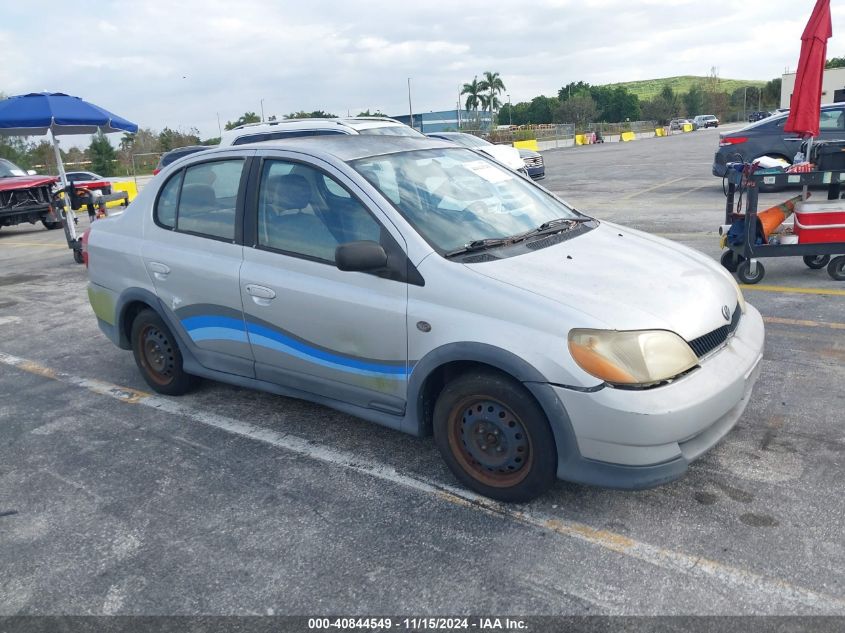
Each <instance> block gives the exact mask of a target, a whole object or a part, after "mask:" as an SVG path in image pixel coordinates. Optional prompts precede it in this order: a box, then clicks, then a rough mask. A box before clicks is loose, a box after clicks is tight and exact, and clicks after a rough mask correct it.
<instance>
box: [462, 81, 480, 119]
mask: <svg viewBox="0 0 845 633" xmlns="http://www.w3.org/2000/svg"><path fill="white" fill-rule="evenodd" d="M461 95H466V96H467V99H466V101H465V102H464V107H465V108H466V109H467V110H471V111H473V112H475V124H476V127H477V126H478V125H479V119H478V107H479V106H480V105H481V84H479V82H478V77H473V79H472V81H471V82H470V83H468V84H464V85H463V86H462V87H461Z"/></svg>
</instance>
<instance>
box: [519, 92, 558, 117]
mask: <svg viewBox="0 0 845 633" xmlns="http://www.w3.org/2000/svg"><path fill="white" fill-rule="evenodd" d="M559 105H560V101H558V100H557V99H556V98H555V97H546V96H544V95H540V96H538V97H534V98H533V99H531V103H530V104H529V106H528V113H527V114H528V121H526V123H537V124H540V123H552V122H553V121H554V113H555V110H557V108H558V106H559Z"/></svg>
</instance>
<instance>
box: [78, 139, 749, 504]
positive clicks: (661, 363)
mask: <svg viewBox="0 0 845 633" xmlns="http://www.w3.org/2000/svg"><path fill="white" fill-rule="evenodd" d="M88 249H89V258H90V271H89V272H90V283H89V290H88V292H89V297H90V300H91V305H92V307H93V309H94V312H95V313H96V316H97V319H98V321H99V325H100V328H101V330H102V331H103V332H104V333H105V334H106V335H107V336H108V337H109V339H111V340H112V341H113V342H114V343H115V344H116V345H118V346H119V347H121V348H123V349H126V350H132V352H133V354H134V356H135V361H136V363H137V365H138V368H139V369H140V371H141V374H142V375H143V377H144V379H145V380H146V381H147V383H148V384H149V385H150V386H151V387H152V388H153V389H154V390H156V391H158V392H160V393H164V394H170V395H179V394H181V393H184V392H186V391H187V390H189V389H190V388H191V387H192V386H193V385H194V384H195V383H196V381H197V380H198V377H204V378H209V379H213V380H219V381H222V382H227V383H231V384H235V385H240V386H244V387H253V388H256V389H261V390H265V391H269V392H272V393H277V394H283V395H286V396H292V397H296V398H303V399H306V400H310V401H313V402H317V403H321V404H324V405H326V406H330V407H333V408H336V409H338V410H341V411H345V412H347V413H350V414H353V415H356V416H359V417H361V418H365V419H367V420H370V421H373V422H376V423H378V424H382V425H385V426H388V427H390V428H393V429H397V430H401V431H404V432H407V433H411V434H413V435H426V434H430V433H433V435H434V440H435V443H436V444H437V447H438V448H439V450H440V452H441V454H442V455H443V458H444V460H445V461H446V463H447V464H448V465H449V467H450V468H451V470H452V472H453V473H454V474H455V476H456V477H457V478H458V479H459V480H460V481H461V482H463V483H464V484H465V485H467V486H469V487H470V488H472V489H474V490H476V491H478V492H480V493H482V494H484V495H488V496H490V497H493V498H496V499H501V500H506V501H518V500H526V499H529V498H531V497H534V496H536V495H538V494H540V493H542V492H543V491H544V490H545V489H546V488H547V487H548V486H550V485H551V484H552V482H553V481H554V479H555V478H556V477H557V478H560V479H566V480H570V481H578V482H585V483H589V484H597V485H603V486H614V487H620V488H639V487H645V486H651V485H656V484H659V483H662V482H665V481H669V480H671V479H674V478H675V477H678V476H680V475H681V474H682V473H683V472H684V471H685V470H686V468H687V465H688V464H689V462H690V461H692V460H693V459H694V458H696V457H698V456H699V455H701V454H702V453H703V452H704V451H706V450H707V449H709V448H710V447H711V446H713V445H714V444H715V443H716V442H717V441H718V440H719V439H721V438H722V437H723V436H724V435H725V434H726V433H728V431H729V430H730V429H731V428H732V427H733V425H734V424H735V423H736V421H737V420H738V419H739V417H740V416H741V415H742V412H743V410H744V409H745V406H746V404H747V403H748V399H749V395H750V392H751V388H752V386H753V384H754V382H755V380H756V379H757V376H758V372H759V362H760V359H761V357H762V350H763V322H762V319H761V317H760V314H759V313H758V312H757V311H756V310H755V309H754V308H753V307H751V306H747V305H746V304H745V301H744V300H743V297H742V293H741V292H740V291H739V288H738V287H737V285H736V283H735V282H734V280H733V278H732V277H731V276H730V274H729V273H727V271H725V270H723V269H722V267H721V266H720V265H719V264H718V263H717V262H714V261H712V260H710V259H709V258H707V257H705V256H704V255H702V254H700V253H697V252H695V251H693V250H690V249H688V248H685V247H683V246H680V245H678V244H675V243H673V242H669V241H667V240H662V239H660V238H657V237H653V236H650V235H646V234H643V233H639V232H637V231H633V230H629V229H626V228H623V227H621V226H616V225H613V224H610V223H607V222H599V221H597V220H595V219H593V218H590V217H588V216H585V215H583V214H581V213H579V212H577V211H575V210H574V209H572V208H571V207H570V206H568V205H567V204H566V203H565V202H563V201H562V200H560V199H559V198H557V197H556V196H555V195H553V194H552V193H550V192H548V191H546V190H545V189H543V188H541V187H539V186H538V185H536V184H535V183H534V182H532V181H531V180H529V179H526V178H523V177H520V176H519V175H518V174H515V173H514V172H512V171H510V170H509V169H507V168H506V167H504V166H502V165H500V164H499V163H497V162H495V161H494V160H492V159H489V158H486V157H483V156H480V155H479V154H477V153H475V152H473V151H471V150H469V149H466V148H463V147H458V146H456V145H454V144H452V143H448V142H444V141H439V140H433V139H426V138H420V139H416V138H398V137H387V136H378V137H376V136H339V135H338V136H331V137H320V138H305V139H294V140H291V141H285V142H284V143H275V144H274V143H261V144H257V145H243V146H238V147H229V148H219V149H210V150H208V151H205V152H200V153H198V154H194V155H192V156H189V157H186V158H184V159H182V160H181V161H179V162H177V163H174V164H173V165H170V166H169V167H167V168H166V169H165V171H163V172H162V173H161V174H159V175H158V176H156V178H155V179H154V180H153V181H151V182H150V184H149V185H148V186H147V187H146V188H145V189H144V190H143V191H142V192H141V193H140V194H139V195H138V196H137V198H136V199H135V200H134V201H133V202H132V204H130V205H129V208H128V210H127V211H126V212H125V213H124V214H123V215H121V216H119V217H115V218H109V219H106V220H101V221H98V222H95V223H94V225H93V226H92V229H91V233H90V236H89V241H88ZM245 414H246V412H245Z"/></svg>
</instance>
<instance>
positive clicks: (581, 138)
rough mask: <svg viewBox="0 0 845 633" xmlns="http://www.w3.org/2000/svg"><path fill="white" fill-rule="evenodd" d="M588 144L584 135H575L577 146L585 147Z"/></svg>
mask: <svg viewBox="0 0 845 633" xmlns="http://www.w3.org/2000/svg"><path fill="white" fill-rule="evenodd" d="M586 142H587V141H586V140H585V139H584V135H583V134H576V135H575V144H576V145H585V144H586Z"/></svg>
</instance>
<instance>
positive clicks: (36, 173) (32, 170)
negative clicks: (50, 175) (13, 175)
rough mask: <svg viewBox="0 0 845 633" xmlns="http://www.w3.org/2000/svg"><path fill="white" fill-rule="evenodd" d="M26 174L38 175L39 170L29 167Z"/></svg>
mask: <svg viewBox="0 0 845 633" xmlns="http://www.w3.org/2000/svg"><path fill="white" fill-rule="evenodd" d="M26 175H27V176H37V175H38V172H37V171H35V170H34V169H27V170H26Z"/></svg>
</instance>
